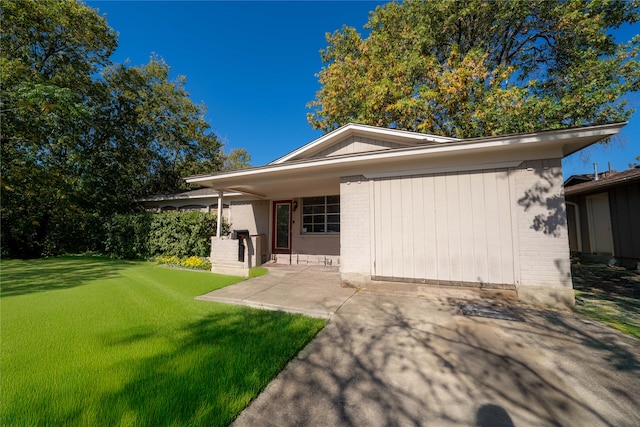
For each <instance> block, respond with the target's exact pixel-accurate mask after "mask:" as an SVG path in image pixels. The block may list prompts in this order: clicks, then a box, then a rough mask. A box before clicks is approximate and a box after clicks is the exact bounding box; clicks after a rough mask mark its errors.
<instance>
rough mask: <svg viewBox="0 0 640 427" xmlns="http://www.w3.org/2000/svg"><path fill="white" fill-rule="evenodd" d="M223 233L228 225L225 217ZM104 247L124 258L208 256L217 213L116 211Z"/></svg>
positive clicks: (106, 230) (106, 225)
mask: <svg viewBox="0 0 640 427" xmlns="http://www.w3.org/2000/svg"><path fill="white" fill-rule="evenodd" d="M222 231H223V233H228V231H229V225H228V224H227V223H226V221H223V230H222ZM105 234H106V238H105V251H106V253H107V254H109V255H111V256H113V257H116V258H124V259H144V258H149V257H154V256H160V255H162V256H176V257H178V258H186V257H190V256H196V257H207V256H209V253H210V250H211V236H213V235H215V234H216V216H215V215H211V214H209V213H205V212H166V213H158V214H154V213H148V212H145V213H138V214H126V215H114V216H112V217H111V219H110V220H109V221H107V223H106V224H105Z"/></svg>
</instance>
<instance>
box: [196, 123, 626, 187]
mask: <svg viewBox="0 0 640 427" xmlns="http://www.w3.org/2000/svg"><path fill="white" fill-rule="evenodd" d="M625 124H626V122H624V123H613V124H606V125H595V126H588V127H581V128H571V129H561V130H554V131H544V132H535V133H529V134H518V135H506V136H496V137H487V138H475V139H467V140H457V141H455V142H450V143H434V144H429V145H419V146H414V147H408V148H398V149H391V150H383V151H373V152H366V153H359V154H351V155H344V156H334V157H324V158H316V159H307V160H298V161H296V160H290V161H286V162H280V163H271V164H268V165H266V166H262V167H254V168H248V169H242V170H237V171H231V172H221V173H216V174H212V175H198V176H191V177H187V178H185V179H186V181H187V182H188V183H197V184H200V185H204V186H207V187H212V188H215V189H217V190H218V191H225V192H226V191H233V192H244V193H248V194H254V195H255V196H256V197H288V196H291V195H300V194H308V193H309V192H310V191H313V189H318V188H321V187H334V188H336V189H337V188H338V187H339V179H340V177H342V176H354V175H364V176H367V175H368V176H373V175H377V176H384V175H385V174H386V175H388V176H391V175H392V174H391V172H397V173H398V174H399V175H406V174H409V173H416V174H418V173H423V174H427V173H439V172H443V171H453V170H477V169H479V168H483V167H486V168H493V167H497V165H507V164H509V165H510V164H513V162H514V161H518V162H521V161H525V160H536V159H548V158H562V157H564V156H567V155H569V154H572V153H574V152H576V151H578V150H580V149H582V148H584V147H587V146H589V145H591V144H593V143H595V142H597V141H600V140H602V139H605V138H607V137H610V136H612V135H615V134H616V133H618V132H619V131H620V129H621V128H622V127H623V126H624V125H625ZM357 127H358V128H360V130H361V131H362V130H363V129H362V126H361V125H357ZM367 128H371V127H370V126H367ZM373 129H374V130H370V129H369V131H370V132H375V133H376V135H377V134H378V133H379V132H381V130H380V128H373ZM385 131H391V134H393V135H395V136H396V137H398V136H399V133H402V134H403V135H402V136H404V134H405V133H407V132H404V131H395V130H389V129H386V130H385ZM409 133H411V134H412V137H414V136H415V135H422V134H414V133H412V132H409ZM369 135H370V136H371V134H369ZM325 136H326V135H325ZM320 139H322V138H320ZM305 191H306V193H305Z"/></svg>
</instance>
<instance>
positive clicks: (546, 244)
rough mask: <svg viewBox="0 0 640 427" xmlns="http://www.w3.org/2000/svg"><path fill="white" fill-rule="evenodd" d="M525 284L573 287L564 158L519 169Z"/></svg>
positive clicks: (517, 192)
mask: <svg viewBox="0 0 640 427" xmlns="http://www.w3.org/2000/svg"><path fill="white" fill-rule="evenodd" d="M514 203H516V212H517V217H516V221H517V224H516V227H517V230H518V241H519V259H520V280H521V283H520V285H521V286H543V287H552V288H566V289H571V287H572V285H571V268H570V263H569V239H568V236H567V218H566V211H565V203H564V191H563V188H562V169H561V163H560V159H551V160H538V161H528V162H524V163H523V164H522V165H520V166H519V167H518V168H516V170H515V200H514Z"/></svg>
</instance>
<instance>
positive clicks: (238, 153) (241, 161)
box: [222, 148, 251, 171]
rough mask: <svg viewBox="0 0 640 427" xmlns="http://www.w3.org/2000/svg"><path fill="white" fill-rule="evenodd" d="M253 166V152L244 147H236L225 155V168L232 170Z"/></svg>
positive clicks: (223, 167)
mask: <svg viewBox="0 0 640 427" xmlns="http://www.w3.org/2000/svg"><path fill="white" fill-rule="evenodd" d="M248 167H251V154H249V153H248V152H247V150H245V149H244V148H236V149H234V150H233V151H231V152H230V153H229V154H227V155H225V159H224V164H223V166H222V169H223V170H226V171H232V170H237V169H246V168H248Z"/></svg>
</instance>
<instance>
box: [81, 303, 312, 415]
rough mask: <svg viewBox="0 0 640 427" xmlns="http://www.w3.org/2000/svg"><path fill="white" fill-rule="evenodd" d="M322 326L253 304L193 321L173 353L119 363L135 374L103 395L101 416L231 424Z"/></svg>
mask: <svg viewBox="0 0 640 427" xmlns="http://www.w3.org/2000/svg"><path fill="white" fill-rule="evenodd" d="M323 324H324V323H323V321H320V320H317V319H310V318H306V317H303V316H292V315H288V314H284V313H281V312H269V311H262V310H253V309H247V308H241V309H240V308H235V307H234V308H224V309H222V310H219V311H217V312H215V313H211V314H209V315H207V316H206V317H205V318H203V319H202V320H200V321H197V322H194V323H191V324H189V325H187V326H186V327H185V328H184V329H183V330H182V332H181V333H179V334H178V336H177V337H176V343H175V346H174V348H173V349H172V350H171V351H170V352H166V353H163V354H160V355H157V356H154V357H151V358H147V359H141V360H135V361H127V362H126V364H123V366H118V367H116V368H115V369H126V370H130V371H131V377H132V379H131V380H130V381H129V382H128V383H127V384H125V385H124V386H123V387H122V388H121V389H119V390H117V391H115V392H113V393H111V394H110V395H105V396H103V397H102V398H101V402H102V403H101V409H100V410H101V412H103V413H101V414H99V418H98V419H96V420H95V421H96V422H100V423H104V424H106V425H120V424H127V423H128V424H133V425H148V426H156V425H209V426H226V425H228V424H229V423H230V422H231V421H232V420H233V419H234V418H235V417H236V416H237V415H238V414H239V412H240V411H241V410H242V409H243V408H244V407H245V406H246V405H247V404H248V403H249V402H250V401H251V399H252V398H254V397H255V396H256V395H257V394H258V393H259V392H260V390H262V389H263V388H264V387H265V386H266V385H267V384H268V382H269V381H270V380H271V378H273V377H274V376H275V375H276V374H277V373H278V372H279V371H280V370H282V368H283V367H284V366H285V365H286V363H287V362H288V361H289V360H290V358H291V357H293V356H294V355H295V354H297V352H298V351H299V350H300V349H301V348H302V347H303V346H304V345H305V344H306V343H307V342H308V341H309V340H310V339H311V338H312V337H313V336H315V334H316V333H317V332H318V331H319V330H320V329H321V328H322V326H323ZM152 338H153V337H152V336H149V335H148V334H145V333H140V331H132V334H131V336H118V337H109V338H108V341H109V342H110V343H111V345H115V346H127V345H140V344H142V345H144V342H145V340H147V339H152ZM79 415H80V416H82V414H79ZM75 422H78V423H81V422H82V420H81V419H76V420H73V422H72V423H75Z"/></svg>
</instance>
